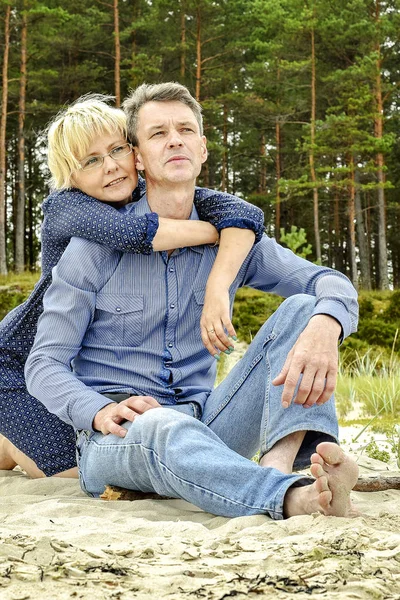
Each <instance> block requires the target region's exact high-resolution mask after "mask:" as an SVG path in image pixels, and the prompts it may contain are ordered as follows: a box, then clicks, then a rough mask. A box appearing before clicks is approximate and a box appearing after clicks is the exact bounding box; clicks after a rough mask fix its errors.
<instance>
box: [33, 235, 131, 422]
mask: <svg viewBox="0 0 400 600" xmlns="http://www.w3.org/2000/svg"><path fill="white" fill-rule="evenodd" d="M120 258H121V253H119V252H115V251H112V250H110V249H109V248H106V247H104V246H101V245H98V244H95V243H92V242H87V241H86V240H83V239H79V238H73V239H72V240H71V242H70V244H69V246H68V247H67V249H66V250H65V252H64V254H63V256H62V258H61V260H60V262H59V263H58V265H57V266H56V267H55V268H54V269H53V283H52V284H51V286H50V287H49V289H48V290H47V292H46V294H45V296H44V302H43V305H44V312H43V314H42V315H41V317H40V319H39V323H38V328H37V334H36V338H35V342H34V344H33V347H32V350H31V353H30V354H29V356H28V359H27V361H26V365H25V379H26V385H27V388H28V391H29V393H30V394H31V395H32V396H34V397H35V398H37V399H38V400H40V401H41V402H42V403H43V404H44V405H45V406H46V408H47V409H48V410H49V412H51V413H54V414H55V415H57V416H58V417H59V418H60V419H61V420H62V421H65V423H68V424H70V425H73V426H74V427H75V428H77V429H88V430H93V427H92V423H93V419H94V417H95V415H96V414H97V413H98V411H99V410H100V409H102V408H103V407H104V406H106V405H107V404H110V400H109V399H108V398H105V397H104V396H102V395H101V394H99V393H97V392H95V391H94V390H92V389H91V388H90V387H88V386H86V385H85V384H84V383H82V382H81V381H80V380H79V379H78V378H77V377H76V376H75V374H74V373H73V372H72V368H71V363H72V361H73V359H74V358H75V357H76V356H77V354H78V353H79V351H80V349H81V346H82V342H83V339H84V336H85V333H86V330H87V328H88V326H89V325H90V323H91V322H92V320H93V318H94V311H95V303H96V292H97V290H98V289H100V288H101V287H102V286H103V285H104V283H105V282H106V281H107V280H108V279H109V277H110V276H111V275H112V273H113V272H114V270H115V269H116V267H117V265H118V262H119V260H120ZM77 259H79V266H80V268H79V269H76V268H74V265H75V266H76V262H77Z"/></svg>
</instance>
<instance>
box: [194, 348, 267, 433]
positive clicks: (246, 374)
mask: <svg viewBox="0 0 400 600" xmlns="http://www.w3.org/2000/svg"><path fill="white" fill-rule="evenodd" d="M262 358H263V353H260V354H257V355H256V356H255V357H254V358H253V360H252V362H251V363H250V365H249V367H248V369H247V371H245V372H244V374H243V375H242V377H241V378H240V379H238V380H237V382H236V383H235V385H234V386H233V387H232V388H231V390H230V393H229V394H228V395H227V396H225V398H224V399H223V401H222V402H221V404H220V405H219V406H218V407H217V408H216V409H215V410H214V412H213V413H211V415H210V416H209V417H208V418H207V419H206V420H205V421H204V425H209V424H210V423H211V421H213V420H214V419H215V418H216V417H217V416H218V415H219V413H220V412H221V411H222V410H223V409H224V408H225V406H226V405H227V404H228V403H229V402H230V400H231V399H232V398H233V396H234V395H235V394H236V392H237V391H238V390H239V389H240V388H241V386H242V385H243V384H244V382H245V381H246V379H248V377H249V375H250V374H251V372H252V371H253V369H254V368H255V367H256V366H257V365H258V363H259V362H260V360H262Z"/></svg>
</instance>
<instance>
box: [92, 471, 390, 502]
mask: <svg viewBox="0 0 400 600" xmlns="http://www.w3.org/2000/svg"><path fill="white" fill-rule="evenodd" d="M353 490H354V491H355V492H383V491H385V490H400V475H399V476H396V475H395V476H383V475H378V476H374V477H359V478H358V481H357V483H356V485H355V486H354V488H353ZM100 498H101V499H102V500H130V501H134V500H167V499H169V498H168V497H167V496H159V495H158V494H155V493H153V492H140V491H137V490H126V489H125V488H120V487H117V486H115V485H107V486H106V488H105V490H104V492H103V493H102V494H101V496H100Z"/></svg>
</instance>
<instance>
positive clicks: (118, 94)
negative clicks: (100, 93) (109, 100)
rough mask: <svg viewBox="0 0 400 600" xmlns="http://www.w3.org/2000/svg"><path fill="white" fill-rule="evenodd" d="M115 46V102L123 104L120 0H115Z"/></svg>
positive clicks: (118, 104)
mask: <svg viewBox="0 0 400 600" xmlns="http://www.w3.org/2000/svg"><path fill="white" fill-rule="evenodd" d="M114 46H115V68H114V82H115V104H116V106H121V73H120V69H121V44H120V37H119V7H118V0H114Z"/></svg>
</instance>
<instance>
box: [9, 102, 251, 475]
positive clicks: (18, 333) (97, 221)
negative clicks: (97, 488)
mask: <svg viewBox="0 0 400 600" xmlns="http://www.w3.org/2000/svg"><path fill="white" fill-rule="evenodd" d="M107 101H108V98H107V97H101V96H94V95H91V96H86V97H83V98H81V99H79V100H78V101H77V102H76V103H75V104H73V105H72V106H70V107H69V108H68V109H66V110H65V111H63V112H62V113H61V114H60V115H58V116H57V117H56V119H55V120H54V121H53V123H52V124H51V126H50V128H49V133H48V161H49V168H50V171H51V174H52V186H53V188H54V189H55V190H56V191H55V192H54V193H53V194H51V195H50V196H49V197H48V198H47V199H46V200H45V202H44V204H43V212H44V215H45V216H44V222H43V225H42V276H41V278H40V280H39V282H38V283H37V285H36V286H35V289H34V290H33V292H32V294H31V296H30V297H29V298H28V300H27V301H26V302H25V303H23V304H22V305H21V306H19V307H17V308H16V309H14V310H13V311H11V312H10V313H9V314H8V315H7V317H6V318H5V319H4V320H3V321H2V323H1V324H0V434H2V436H1V437H0V468H3V469H12V468H14V466H15V465H16V464H19V465H21V466H22V467H23V468H24V469H25V470H26V471H27V473H28V474H29V475H31V476H33V477H39V476H41V477H42V476H52V475H58V476H64V477H68V476H70V477H71V476H72V477H76V476H77V472H76V467H75V465H76V460H75V440H74V433H73V430H72V428H71V427H70V426H68V425H66V424H65V423H63V422H61V421H60V420H59V419H58V418H57V417H55V416H54V415H51V414H50V413H48V412H47V410H46V409H45V408H44V406H43V405H42V404H41V403H40V402H38V401H37V400H36V399H35V398H33V397H32V396H30V395H29V394H28V392H27V390H26V387H25V381H24V375H23V369H24V363H25V361H26V357H27V355H28V353H29V351H30V348H31V346H32V343H33V339H34V336H35V332H36V326H37V321H38V318H39V316H40V314H41V312H42V310H43V296H44V293H45V291H46V290H47V288H48V286H49V284H50V282H51V269H52V268H53V266H54V265H55V264H57V262H58V260H59V259H60V257H61V255H62V253H63V251H64V250H65V248H66V246H67V245H68V242H69V240H70V238H71V237H72V236H79V237H84V238H86V239H91V240H94V241H97V242H99V243H102V244H106V245H108V246H110V247H111V248H113V249H115V250H119V251H121V252H136V253H143V254H149V253H150V252H152V251H162V250H171V249H174V248H176V247H182V246H188V245H190V246H193V245H200V244H207V243H215V242H216V241H217V239H218V234H217V231H221V230H222V229H223V228H226V227H229V228H230V229H226V230H225V229H224V231H223V232H222V233H221V244H220V250H219V255H218V260H217V261H216V264H215V268H214V269H213V272H212V273H211V274H210V280H209V284H208V286H207V294H206V299H205V306H204V313H203V317H202V331H201V335H202V338H203V341H204V342H205V344H206V346H207V347H208V348H209V350H211V351H212V352H213V353H216V356H218V352H216V350H215V348H217V350H218V351H226V352H230V351H231V349H232V348H233V346H232V345H231V344H232V342H231V341H230V340H229V339H228V337H227V336H226V334H225V333H223V334H221V335H220V336H219V339H217V341H216V342H215V341H214V344H213V346H211V343H210V340H209V339H208V334H207V332H208V331H209V330H213V329H214V327H217V325H218V328H219V329H220V330H221V324H222V325H223V326H224V328H225V329H226V331H227V332H228V333H229V334H230V335H231V336H232V337H233V336H235V331H234V329H233V327H232V324H231V322H230V317H229V311H228V306H227V302H226V301H225V299H221V298H220V295H219V294H218V272H223V271H224V268H225V265H228V264H229V266H230V271H232V264H234V266H235V269H236V273H237V271H238V269H239V267H240V266H241V264H242V262H243V260H244V258H245V256H246V255H247V253H248V251H249V250H250V248H251V246H252V244H253V242H254V234H253V232H252V231H249V230H248V229H250V230H253V231H254V232H255V233H256V234H257V237H258V238H259V237H261V235H262V231H263V223H262V221H263V219H262V213H261V211H260V210H259V209H257V208H256V207H254V206H252V205H249V204H247V203H245V202H243V201H241V200H239V199H237V198H235V197H233V196H228V195H226V194H216V193H215V192H212V191H211V190H204V189H203V190H198V191H196V198H195V206H196V208H197V211H198V213H199V216H200V218H205V219H207V220H208V221H210V223H205V222H201V221H190V220H185V221H177V220H174V219H161V218H158V215H157V214H155V213H149V214H147V215H145V216H144V217H135V216H134V215H132V214H129V213H128V212H124V211H123V208H121V207H123V206H124V205H125V204H126V203H128V202H132V201H135V200H137V199H138V198H140V196H141V195H142V194H143V193H144V191H145V189H144V182H143V180H140V182H139V185H137V184H138V178H137V173H136V168H135V162H134V154H133V152H132V147H131V146H130V144H129V143H128V142H127V141H126V120H125V115H124V113H123V112H122V111H121V110H119V109H116V108H113V107H110V106H109V105H108V104H107ZM105 137H106V138H107V139H109V140H110V144H109V145H107V148H108V147H109V152H108V153H106V154H103V155H98V154H96V153H93V152H89V153H88V150H90V148H91V147H95V142H96V140H103V138H105ZM93 144H94V146H93ZM98 169H108V171H109V172H110V177H109V182H107V185H104V186H103V187H102V188H101V190H99V193H98V194H97V195H98V196H100V197H98V198H97V199H95V198H93V197H92V196H91V195H90V194H91V192H92V191H93V187H91V185H90V181H91V180H92V179H93V176H96V172H97V173H98V172H99V171H98ZM108 171H107V172H108ZM114 172H115V176H114ZM78 185H79V188H80V189H77V187H78ZM96 189H97V188H96ZM116 209H119V210H116ZM211 223H212V224H211ZM213 225H215V227H213ZM232 228H233V229H232ZM247 228H248V229H247ZM233 241H234V243H233ZM77 268H79V265H77Z"/></svg>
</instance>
